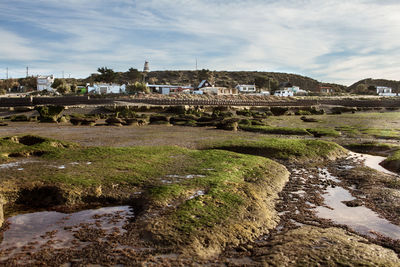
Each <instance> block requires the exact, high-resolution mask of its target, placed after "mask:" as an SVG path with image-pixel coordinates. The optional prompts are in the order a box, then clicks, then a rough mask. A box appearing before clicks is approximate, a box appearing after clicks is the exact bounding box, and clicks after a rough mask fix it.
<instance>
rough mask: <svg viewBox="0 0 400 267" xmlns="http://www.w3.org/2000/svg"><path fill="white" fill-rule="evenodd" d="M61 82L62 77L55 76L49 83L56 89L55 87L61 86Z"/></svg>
mask: <svg viewBox="0 0 400 267" xmlns="http://www.w3.org/2000/svg"><path fill="white" fill-rule="evenodd" d="M63 82H65V81H63V80H62V79H58V78H55V79H54V82H53V84H52V85H51V88H53V89H56V90H57V88H58V87H59V86H61V85H62V84H63Z"/></svg>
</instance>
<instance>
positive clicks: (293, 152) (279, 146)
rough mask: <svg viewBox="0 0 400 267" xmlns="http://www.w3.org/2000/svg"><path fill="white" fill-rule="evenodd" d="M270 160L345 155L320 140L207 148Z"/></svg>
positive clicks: (252, 142)
mask: <svg viewBox="0 0 400 267" xmlns="http://www.w3.org/2000/svg"><path fill="white" fill-rule="evenodd" d="M207 147H208V148H216V149H223V150H229V151H234V152H239V153H244V154H250V155H257V156H263V157H267V158H272V159H290V160H297V161H310V160H312V161H324V160H334V159H337V158H339V157H343V156H345V155H346V154H347V150H346V149H345V148H343V147H342V146H340V145H338V144H336V143H334V142H328V141H322V140H305V139H285V138H260V139H259V140H246V139H232V140H228V141H221V142H220V141H218V142H215V143H212V144H209V145H208V146H207Z"/></svg>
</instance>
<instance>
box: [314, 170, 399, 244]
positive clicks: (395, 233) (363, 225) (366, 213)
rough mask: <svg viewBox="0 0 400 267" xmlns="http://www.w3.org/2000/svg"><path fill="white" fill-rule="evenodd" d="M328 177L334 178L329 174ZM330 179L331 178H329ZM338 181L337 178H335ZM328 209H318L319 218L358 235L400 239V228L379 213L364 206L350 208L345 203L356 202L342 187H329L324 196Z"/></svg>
mask: <svg viewBox="0 0 400 267" xmlns="http://www.w3.org/2000/svg"><path fill="white" fill-rule="evenodd" d="M327 176H328V177H333V176H332V175H331V174H329V172H328V173H327ZM328 179H329V178H328ZM335 179H336V178H335ZM323 197H324V204H325V205H326V206H328V207H329V208H327V207H321V206H319V207H317V208H316V212H317V216H318V217H320V218H324V219H330V220H332V221H334V222H335V223H338V224H344V225H347V226H349V227H350V228H352V229H353V230H355V231H356V232H358V233H361V234H364V235H369V236H371V237H376V235H375V234H374V233H378V234H381V235H384V236H387V237H390V238H393V239H400V227H399V226H397V225H394V224H392V223H390V222H389V221H388V220H386V219H383V218H380V217H379V215H378V214H377V213H375V212H374V211H372V210H370V209H368V208H367V207H364V206H359V207H348V206H346V205H345V204H344V203H343V201H351V200H355V198H354V197H353V196H352V195H351V194H350V192H349V191H348V190H346V189H344V188H342V187H339V186H336V187H328V188H327V190H326V193H325V194H323Z"/></svg>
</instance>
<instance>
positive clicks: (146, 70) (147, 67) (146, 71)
mask: <svg viewBox="0 0 400 267" xmlns="http://www.w3.org/2000/svg"><path fill="white" fill-rule="evenodd" d="M143 72H145V73H148V72H150V68H149V62H148V61H145V62H144V67H143Z"/></svg>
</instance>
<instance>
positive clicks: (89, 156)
mask: <svg viewBox="0 0 400 267" xmlns="http://www.w3.org/2000/svg"><path fill="white" fill-rule="evenodd" d="M32 140H33V139H32ZM25 141H26V140H25ZM36 141H37V142H38V143H36V144H32V145H26V144H22V143H19V142H16V141H15V140H14V141H13V140H11V139H2V140H1V143H0V144H1V146H0V147H1V149H2V151H8V152H10V150H16V149H18V150H23V149H29V148H30V147H34V146H44V144H46V143H47V142H49V140H48V139H46V138H42V139H40V138H39V137H37V140H36ZM39 141H40V142H39ZM25 143H26V142H25ZM36 159H37V160H39V161H40V162H39V163H31V164H25V165H24V169H23V170H21V171H19V172H10V171H7V170H2V169H0V177H2V179H1V180H0V185H3V184H8V185H10V184H13V186H12V187H9V188H18V187H20V188H25V187H26V186H27V185H29V184H31V185H34V184H41V185H51V186H53V185H55V186H57V187H59V188H62V189H63V190H64V191H65V192H73V193H74V194H75V195H74V198H79V197H80V198H82V199H83V198H85V197H88V198H87V199H90V197H92V199H93V196H96V197H99V196H98V195H97V194H98V193H99V192H100V194H108V195H106V196H113V197H116V198H117V197H119V196H120V194H125V195H124V196H125V197H126V199H131V198H132V192H136V191H137V190H140V191H142V192H143V193H142V194H141V195H140V198H141V201H144V202H140V203H142V204H143V207H144V209H145V208H146V207H149V208H150V210H157V209H159V208H160V207H163V208H162V209H163V210H164V209H165V207H166V206H169V204H172V205H176V208H174V209H172V210H170V211H171V212H166V213H163V214H162V215H160V216H158V217H157V218H156V219H154V218H152V219H151V221H146V223H145V225H146V227H147V226H148V227H150V225H151V226H152V227H155V229H153V230H154V231H158V233H159V235H157V236H163V238H165V239H168V238H170V237H171V236H173V239H171V240H170V241H171V242H177V243H179V242H181V243H185V242H188V240H193V239H190V238H189V239H187V237H188V236H192V237H193V236H194V235H205V234H207V235H209V238H212V236H213V231H210V229H214V230H215V229H217V228H218V227H219V228H221V229H218V233H222V232H224V234H226V235H230V234H231V233H232V229H230V230H228V228H229V227H232V225H235V227H239V226H240V227H242V228H243V229H242V228H240V229H241V232H242V233H241V234H240V235H242V237H243V236H244V237H243V238H245V239H250V237H252V235H253V234H252V233H257V234H259V233H261V232H259V231H263V230H262V229H264V230H265V228H261V227H258V225H257V224H254V225H253V219H252V220H251V221H249V220H247V219H243V218H250V217H251V218H256V219H257V220H258V224H259V225H263V226H268V227H269V228H272V227H273V226H275V224H276V221H275V220H274V219H272V218H275V217H274V216H275V215H274V214H275V213H274V205H273V203H274V199H275V197H276V196H277V193H278V192H279V191H280V190H281V189H282V187H283V186H284V183H285V182H286V180H287V178H288V172H287V170H286V169H285V168H284V167H283V166H282V165H280V164H278V163H276V162H274V161H272V160H270V159H267V158H264V157H257V156H253V155H245V154H238V153H234V152H231V151H223V150H212V149H211V150H191V149H186V148H181V147H175V146H158V147H152V146H146V147H144V146H143V147H140V146H139V147H121V148H114V147H88V148H86V147H79V146H69V147H64V148H63V149H49V150H48V152H47V153H45V154H44V155H42V156H41V157H38V158H36ZM89 163H90V164H89ZM61 164H62V166H63V168H59V166H60V165H61ZM116 185H117V187H115V186H116ZM99 187H100V188H101V190H100V191H98V190H95V189H97V188H99ZM0 188H2V186H0ZM3 189H4V188H3ZM96 192H97V193H96ZM120 192H122V193H120ZM253 212H255V213H253ZM255 214H257V215H255ZM259 214H260V215H259ZM144 218H147V217H144ZM238 218H241V220H240V221H239V222H238V221H237V220H238ZM270 218H271V220H269V219H270ZM246 220H247V224H246V225H244V224H243V222H244V221H246ZM153 221H158V222H159V223H158V224H157V223H155V224H152V223H153ZM242 224H243V225H242ZM159 225H168V227H161V228H157V227H159ZM238 225H239V226H238ZM216 227H217V228H216ZM250 228H251V229H252V230H251V231H244V229H250ZM166 229H169V230H168V231H170V232H165V231H167V230H166ZM205 229H208V230H207V231H205ZM253 230H254V231H253ZM247 232H249V233H250V234H248V233H247ZM182 233H184V234H183V235H182ZM234 238H238V237H237V236H236V237H234ZM175 240H178V241H175ZM179 240H180V241H179ZM215 242H219V243H218V244H220V245H221V246H224V245H225V244H227V243H229V242H231V238H227V239H226V240H223V241H221V240H220V239H218V240H217V241H215ZM221 242H222V243H221Z"/></svg>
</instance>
